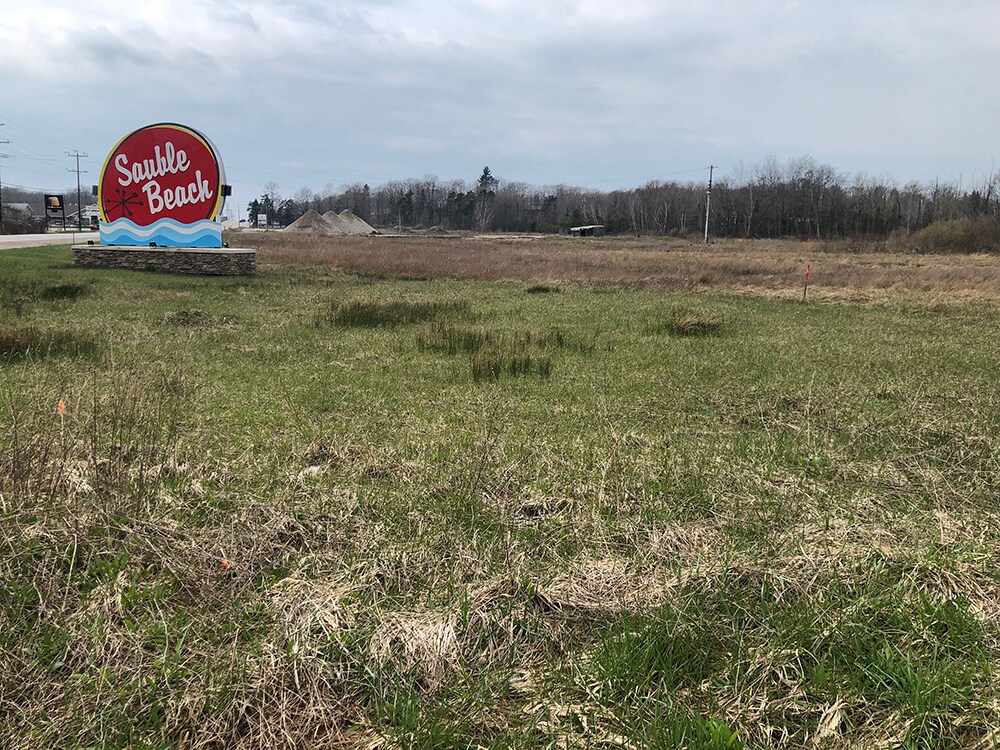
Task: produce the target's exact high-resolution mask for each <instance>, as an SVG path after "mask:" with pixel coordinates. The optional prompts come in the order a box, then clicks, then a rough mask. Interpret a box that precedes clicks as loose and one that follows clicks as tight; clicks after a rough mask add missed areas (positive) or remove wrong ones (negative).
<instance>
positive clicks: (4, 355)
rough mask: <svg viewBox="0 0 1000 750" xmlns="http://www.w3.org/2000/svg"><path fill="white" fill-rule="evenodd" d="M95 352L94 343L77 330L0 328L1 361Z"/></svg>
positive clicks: (93, 340)
mask: <svg viewBox="0 0 1000 750" xmlns="http://www.w3.org/2000/svg"><path fill="white" fill-rule="evenodd" d="M97 351H98V345H97V341H96V340H95V339H94V338H93V337H92V336H89V335H86V334H82V333H78V332H76V331H58V330H55V331H53V330H41V329H37V328H33V327H27V328H10V327H7V326H0V361H4V360H7V361H11V360H17V359H25V358H27V357H33V358H40V357H56V356H85V355H92V354H95V353H96V352H97Z"/></svg>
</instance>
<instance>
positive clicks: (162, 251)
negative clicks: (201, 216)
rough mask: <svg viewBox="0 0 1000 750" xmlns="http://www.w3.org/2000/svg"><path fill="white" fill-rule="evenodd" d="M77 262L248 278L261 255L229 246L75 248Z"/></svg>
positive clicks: (77, 246)
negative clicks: (258, 256)
mask: <svg viewBox="0 0 1000 750" xmlns="http://www.w3.org/2000/svg"><path fill="white" fill-rule="evenodd" d="M73 262H74V263H75V264H76V265H78V266H88V267H91V268H127V269H129V270H132V271H165V272H167V273H194V274H203V275H208V276H248V275H250V274H253V273H255V272H256V270H257V253H256V251H255V250H248V249H244V248H227V247H222V248H202V247H126V246H123V245H114V246H112V245H73Z"/></svg>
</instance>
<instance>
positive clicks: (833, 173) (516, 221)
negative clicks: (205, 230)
mask: <svg viewBox="0 0 1000 750" xmlns="http://www.w3.org/2000/svg"><path fill="white" fill-rule="evenodd" d="M707 176H708V175H707V170H706V178H707ZM998 183H1000V176H998V175H997V174H995V173H994V174H991V175H990V176H988V177H987V178H984V179H982V180H981V181H980V183H979V184H975V185H969V186H963V185H962V184H961V183H959V182H957V181H953V182H940V181H935V182H932V183H918V182H909V183H907V184H905V185H902V186H900V185H898V184H895V183H894V182H893V181H892V180H890V179H888V178H876V177H870V176H866V175H864V174H857V175H850V174H845V173H841V172H838V171H837V170H835V169H834V168H833V167H831V166H829V165H825V164H818V163H816V162H815V161H814V160H813V159H812V158H810V157H800V158H794V159H789V160H787V161H786V162H784V163H781V162H779V161H778V160H777V159H774V158H770V159H767V160H766V161H764V162H762V163H760V164H755V165H753V166H750V167H738V168H737V169H735V170H734V171H733V173H732V174H729V175H725V176H723V177H722V178H721V179H719V180H717V181H715V182H714V183H713V185H712V201H711V215H710V222H709V231H710V233H711V234H712V235H714V236H720V237H734V238H736V237H746V238H756V237H816V238H833V237H853V236H886V235H889V234H891V233H893V232H896V231H898V230H905V231H910V232H913V231H917V230H920V229H923V228H924V227H927V226H929V225H930V224H933V223H935V222H941V221H951V220H956V219H975V218H977V217H983V216H991V217H994V218H1000V184H998ZM706 189H707V179H706V180H705V181H702V182H696V181H695V182H693V181H688V182H675V181H658V180H655V181H651V182H648V183H646V184H645V185H643V186H641V187H636V188H632V189H628V190H613V191H610V192H603V191H598V190H589V189H584V188H579V187H572V186H567V185H556V186H551V187H543V188H538V187H533V186H531V185H528V184H526V183H523V182H515V181H506V180H502V179H498V178H496V177H494V176H493V174H492V173H491V171H490V169H489V167H485V168H484V170H483V173H482V174H481V175H480V176H479V178H478V179H477V180H476V181H475V182H472V183H467V182H465V181H463V180H448V181H442V180H439V179H438V178H437V177H435V176H432V175H429V176H425V177H423V178H420V179H409V180H393V181H390V182H387V183H385V184H384V185H380V186H377V187H375V188H372V187H370V186H369V185H367V184H360V183H358V184H354V185H346V186H342V187H340V188H339V189H333V188H331V187H329V186H328V187H327V188H326V189H325V190H324V191H321V192H319V193H315V192H313V191H312V190H311V189H309V188H302V189H301V190H299V191H298V192H297V193H296V194H295V195H294V196H293V197H290V198H282V197H281V195H280V193H279V192H278V186H277V185H276V184H274V183H269V184H268V186H267V187H266V188H265V191H264V193H263V194H262V195H261V197H260V198H258V199H255V200H254V201H252V202H251V204H250V205H249V206H248V210H249V212H250V216H251V218H252V217H253V216H254V215H255V214H256V213H260V212H263V211H265V210H266V212H267V213H268V215H269V217H273V218H272V220H277V221H279V222H280V223H282V224H285V225H287V224H289V223H291V222H292V221H294V220H295V219H296V218H298V217H299V216H301V215H302V214H303V213H305V212H306V211H307V210H309V209H313V210H315V211H318V212H320V213H325V212H326V211H330V210H332V211H337V212H340V211H342V210H344V209H345V208H346V209H350V210H351V211H352V212H353V213H355V214H357V215H358V216H360V217H361V218H362V219H364V220H365V221H367V222H368V223H370V224H372V225H373V226H377V227H383V228H388V227H395V226H403V227H417V226H423V227H433V226H440V227H443V228H445V229H475V230H480V231H511V232H559V231H565V230H566V229H568V228H569V227H572V226H578V225H581V224H603V225H604V226H605V227H606V229H607V231H608V232H609V233H612V234H615V233H617V234H626V233H628V234H637V235H673V236H687V235H697V234H700V233H701V232H702V231H703V230H704V226H705V210H706V200H705V198H706Z"/></svg>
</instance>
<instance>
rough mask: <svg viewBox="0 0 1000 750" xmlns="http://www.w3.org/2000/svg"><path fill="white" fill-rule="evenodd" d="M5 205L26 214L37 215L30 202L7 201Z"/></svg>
mask: <svg viewBox="0 0 1000 750" xmlns="http://www.w3.org/2000/svg"><path fill="white" fill-rule="evenodd" d="M5 205H6V206H7V208H8V209H9V210H11V211H16V212H17V213H19V214H24V215H25V216H34V215H35V212H34V211H32V210H31V205H30V204H28V203H7V204H5Z"/></svg>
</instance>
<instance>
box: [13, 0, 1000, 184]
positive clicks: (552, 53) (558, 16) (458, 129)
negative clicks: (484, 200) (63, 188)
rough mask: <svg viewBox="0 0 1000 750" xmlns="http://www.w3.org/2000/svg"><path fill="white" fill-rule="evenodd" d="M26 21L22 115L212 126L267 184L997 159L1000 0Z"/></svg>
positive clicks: (918, 173) (227, 12)
mask: <svg viewBox="0 0 1000 750" xmlns="http://www.w3.org/2000/svg"><path fill="white" fill-rule="evenodd" d="M8 16H9V18H5V23H4V25H3V27H2V28H0V50H2V51H0V75H3V76H4V80H5V81H11V84H10V85H9V86H7V87H5V89H6V90H5V95H4V99H3V102H2V105H0V121H3V120H4V118H5V117H7V118H8V119H13V120H16V121H18V122H21V123H28V124H29V125H31V126H35V127H37V128H38V130H39V132H42V131H47V132H51V130H52V129H53V127H52V124H51V121H52V119H53V118H59V119H61V120H62V123H61V124H60V126H59V127H60V128H62V129H65V128H66V127H71V128H72V129H73V131H74V132H73V133H71V134H69V135H70V137H68V138H67V140H70V141H73V142H74V143H75V142H77V141H80V140H87V139H89V140H90V143H82V144H81V146H82V147H86V148H89V149H90V150H91V151H93V152H95V153H96V152H99V151H100V150H101V149H102V148H105V147H106V145H110V144H112V143H113V142H114V140H116V139H117V137H120V135H122V134H124V132H127V131H128V130H129V129H132V128H134V127H138V126H139V125H142V124H145V123H146V122H152V121H155V120H162V119H172V120H179V121H182V122H183V121H190V124H192V125H194V126H196V127H199V128H201V129H203V130H205V131H206V132H208V133H209V135H211V136H212V138H213V139H214V140H215V141H216V143H217V144H218V145H219V147H220V148H221V149H222V151H223V156H224V157H227V158H228V157H232V160H233V161H232V164H233V166H231V167H230V168H229V170H228V171H229V173H230V176H231V177H232V178H233V179H234V181H236V182H238V183H240V185H242V186H243V187H242V188H240V189H242V190H244V191H251V190H256V189H258V188H259V185H261V184H262V183H263V182H264V181H266V180H267V179H274V181H276V182H278V183H279V184H281V185H282V187H283V189H285V190H286V191H287V192H293V191H294V190H295V189H297V188H298V187H299V186H301V185H311V186H314V187H319V186H322V185H323V184H325V183H326V182H328V181H329V182H334V183H338V182H340V181H354V180H360V181H368V182H371V183H377V182H380V181H383V180H386V179H391V178H404V177H408V176H418V175H422V174H425V173H429V172H433V173H437V174H439V175H441V176H442V177H445V178H447V177H451V176H456V177H464V178H467V179H472V178H474V177H475V175H476V174H477V173H478V171H479V170H480V169H481V168H482V166H483V164H485V163H489V164H491V166H493V167H494V172H495V173H497V174H499V175H501V176H503V177H506V178H508V179H515V180H523V181H528V182H535V183H539V184H541V183H553V182H566V183H573V182H586V183H591V184H607V183H608V182H613V181H615V180H618V179H634V180H635V181H636V182H641V181H644V180H646V179H653V178H656V177H657V176H658V175H659V174H663V173H666V172H669V171H673V170H678V169H684V168H697V167H700V166H704V165H706V164H708V163H710V162H711V163H716V164H723V165H724V168H726V166H725V165H727V164H729V165H734V164H736V163H738V162H740V161H742V162H745V163H752V162H754V161H759V160H761V159H763V158H766V157H767V155H768V154H776V155H778V156H779V158H784V157H786V156H797V155H801V154H805V153H808V154H811V155H813V156H814V157H815V158H817V159H818V160H820V161H827V162H829V163H832V164H833V166H835V167H836V168H838V169H841V170H850V171H856V170H860V169H865V170H868V171H871V172H877V173H882V172H885V171H887V170H888V171H891V172H892V173H894V174H895V175H897V176H898V177H899V178H900V179H911V178H912V179H921V180H927V179H931V178H933V177H934V176H935V175H937V174H942V170H943V172H944V174H943V176H945V177H950V176H951V175H954V174H959V173H961V174H969V173H970V172H973V171H975V170H977V169H978V170H986V169H989V168H990V166H991V163H992V159H993V157H994V156H996V155H997V154H996V151H997V145H996V137H995V123H996V122H997V119H998V115H1000V91H998V89H997V87H996V86H995V84H994V82H993V77H994V75H995V73H994V71H995V70H996V69H997V64H998V62H1000V40H998V38H997V37H996V34H995V31H996V29H997V28H1000V6H998V5H997V4H996V3H993V2H985V1H983V0H970V1H969V2H965V3H963V4H962V5H961V6H960V7H958V8H951V7H949V8H948V9H947V12H944V11H943V10H942V9H941V7H940V4H939V3H936V2H934V3H932V2H929V0H886V1H885V2H880V3H877V4H876V3H871V2H862V1H861V0H846V1H845V2H838V3H836V4H833V3H813V2H785V1H781V0H761V1H760V2H754V3H746V2H741V1H738V0H719V1H718V2H716V3H712V4H706V3H703V2H696V1H695V0H670V1H669V2H659V1H653V0H649V1H648V2H645V1H642V0H621V1H620V2H618V3H615V4H614V5H610V6H609V5H608V4H607V3H605V2H598V1H597V0H556V1H554V2H548V3H541V4H540V3H536V2H528V1H527V0H517V1H514V0H508V1H505V2H500V0H475V1H474V2H461V3H459V2H454V3H433V4H432V3H428V2H418V1H417V0H367V1H366V0H348V1H345V2H340V3H337V4H335V5H334V4H330V3H324V2H312V1H311V0H297V1H296V2H293V3H289V2H264V1H253V2H250V1H240V0H223V1H222V2H216V3H212V4H211V5H210V6H209V7H208V8H207V9H206V8H205V7H204V5H202V4H196V3H194V2H193V0H176V2H172V3H170V4H169V5H167V4H166V3H165V2H162V3H161V2H153V3H149V4H145V5H143V6H142V7H136V6H135V5H134V4H132V3H129V2H125V0H111V2H108V3H102V4H101V7H99V8H97V9H95V8H88V9H86V10H84V9H82V8H79V7H78V6H77V5H75V4H72V3H69V2H66V1H65V0H54V2H53V3H51V4H50V10H49V14H48V17H47V18H48V19H50V20H49V21H48V22H47V23H46V24H39V23H38V22H37V20H35V19H34V17H33V14H31V13H28V12H27V11H18V10H15V11H12V12H10V13H9V14H8ZM66 60H72V61H74V64H75V65H76V66H77V69H78V70H77V72H79V73H80V74H82V75H84V76H85V77H86V78H87V79H88V80H89V81H92V82H94V83H93V86H81V85H79V82H78V81H76V80H74V79H73V77H71V76H66V75H64V73H65V68H64V67H63V70H62V72H60V71H59V67H60V64H59V62H58V61H66ZM95 90H97V91H99V97H97V98H98V100H99V103H100V106H94V98H95V94H94V91H95ZM38 91H46V92H49V93H50V95H51V98H50V99H49V100H48V101H47V102H46V101H39V97H38V94H37V92H38ZM53 102H58V107H57V106H55V105H54V104H53ZM59 109H64V110H65V111H66V112H68V111H73V112H74V113H76V114H75V116H74V117H73V118H67V117H66V116H65V113H60V112H59ZM67 122H69V123H71V125H70V126H67V125H66V123H67ZM91 143H92V144H93V145H91ZM102 144H106V145H102ZM36 145H37V144H36ZM237 164H238V165H240V166H241V167H242V171H241V169H238V168H237V167H236V166H235V165H237ZM94 169H95V171H96V169H99V164H98V165H96V166H95V167H94ZM5 174H6V172H5ZM326 175H329V176H328V177H327V176H326ZM50 178H52V175H42V174H39V175H38V176H37V177H36V178H34V179H35V181H36V182H37V181H41V180H47V179H50ZM28 179H29V178H28V177H24V180H25V181H26V180H28Z"/></svg>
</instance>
